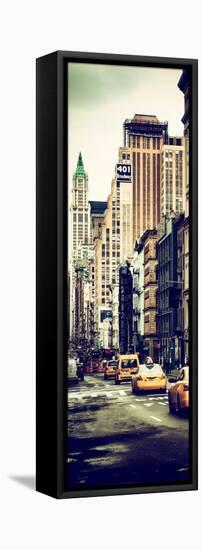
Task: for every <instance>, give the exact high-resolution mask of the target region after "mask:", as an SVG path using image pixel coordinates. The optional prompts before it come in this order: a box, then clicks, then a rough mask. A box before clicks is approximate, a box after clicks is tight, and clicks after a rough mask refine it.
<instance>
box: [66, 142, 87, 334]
mask: <svg viewBox="0 0 202 550" xmlns="http://www.w3.org/2000/svg"><path fill="white" fill-rule="evenodd" d="M70 214H71V225H70V226H69V230H70V231H71V232H72V235H71V236H72V239H71V259H70V265H71V270H70V273H71V283H70V286H71V297H70V304H71V305H70V333H71V335H72V337H73V338H76V336H77V334H76V333H77V329H78V327H77V323H76V312H75V303H76V302H75V283H76V275H75V268H76V267H77V266H78V265H79V263H80V264H81V265H85V266H86V262H87V260H88V250H89V251H90V252H91V250H90V249H91V246H90V245H91V235H90V205H89V202H88V176H87V173H86V172H85V169H84V164H83V159H82V155H81V153H79V157H78V161H77V167H76V171H75V173H74V175H73V187H72V202H71V208H70Z"/></svg>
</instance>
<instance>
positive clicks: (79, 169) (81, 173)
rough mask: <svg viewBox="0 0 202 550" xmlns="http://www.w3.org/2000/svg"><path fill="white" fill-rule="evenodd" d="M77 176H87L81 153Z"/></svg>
mask: <svg viewBox="0 0 202 550" xmlns="http://www.w3.org/2000/svg"><path fill="white" fill-rule="evenodd" d="M75 175H76V176H85V170H84V164H83V159H82V154H81V153H79V158H78V161H77V167H76V172H75Z"/></svg>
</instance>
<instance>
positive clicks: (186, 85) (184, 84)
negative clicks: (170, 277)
mask: <svg viewBox="0 0 202 550" xmlns="http://www.w3.org/2000/svg"><path fill="white" fill-rule="evenodd" d="M178 87H179V89H180V90H181V91H182V92H183V94H184V114H183V117H182V122H183V124H184V137H185V200H186V203H185V219H184V261H185V273H184V289H183V293H184V332H185V358H186V360H187V361H188V360H189V92H190V74H189V70H188V69H184V70H183V72H182V76H181V78H180V80H179V82H178Z"/></svg>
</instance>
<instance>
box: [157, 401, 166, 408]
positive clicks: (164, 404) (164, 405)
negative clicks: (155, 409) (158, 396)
mask: <svg viewBox="0 0 202 550" xmlns="http://www.w3.org/2000/svg"><path fill="white" fill-rule="evenodd" d="M159 405H163V407H167V403H161V402H160V403H159Z"/></svg>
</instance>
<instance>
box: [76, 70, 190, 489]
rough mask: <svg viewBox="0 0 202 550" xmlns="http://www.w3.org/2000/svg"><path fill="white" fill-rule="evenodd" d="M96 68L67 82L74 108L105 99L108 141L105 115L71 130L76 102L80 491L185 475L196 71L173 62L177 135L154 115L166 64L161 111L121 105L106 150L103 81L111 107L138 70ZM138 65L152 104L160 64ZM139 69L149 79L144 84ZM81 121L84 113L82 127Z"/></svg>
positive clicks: (165, 119)
mask: <svg viewBox="0 0 202 550" xmlns="http://www.w3.org/2000/svg"><path fill="white" fill-rule="evenodd" d="M96 67H97V66H93V67H90V68H89V66H82V68H81V74H82V80H83V86H81V85H80V84H81V81H80V79H81V74H78V67H76V69H77V70H76V73H75V74H74V75H73V80H72V82H71V78H70V98H71V101H72V103H73V105H75V104H76V105H77V109H78V113H77V116H78V117H79V114H81V111H82V106H83V104H84V103H85V108H86V109H87V111H89V117H90V116H91V109H93V100H94V99H95V96H97V103H98V105H103V104H104V105H105V117H103V119H102V124H103V128H105V136H106V139H104V136H103V135H102V132H100V133H99V128H100V119H99V120H98V126H96V125H95V127H94V128H93V131H92V127H91V124H89V126H88V122H87V121H86V124H84V125H82V129H81V130H80V127H79V125H77V124H75V127H74V129H73V128H71V124H72V120H71V116H72V113H73V111H74V109H73V111H71V109H70V117H69V120H70V126H69V131H70V128H71V131H70V133H69V151H68V153H69V155H70V154H71V155H72V156H71V163H70V164H71V166H70V173H71V177H72V179H71V181H72V193H71V200H70V203H69V205H70V216H69V218H68V219H69V222H68V223H69V234H70V236H71V238H72V248H71V252H70V253H69V265H68V270H69V271H68V285H69V286H68V304H67V316H68V336H69V339H68V349H67V358H68V367H67V372H68V384H69V385H70V383H77V384H78V382H79V381H81V382H79V387H78V386H77V390H75V389H73V388H70V387H68V410H69V415H70V416H69V418H70V422H69V425H68V442H69V448H68V455H67V460H68V461H69V464H68V469H67V475H68V483H69V487H71V488H75V487H77V488H78V487H79V486H80V483H85V485H86V487H102V486H109V485H110V484H112V486H114V485H115V486H117V485H119V484H122V483H128V484H130V483H132V482H133V483H135V484H138V483H145V482H147V483H148V482H149V483H155V482H165V483H166V482H168V483H169V482H170V481H172V482H173V481H177V480H183V481H188V480H189V475H190V469H189V420H188V411H189V360H190V346H189V73H188V71H186V70H183V71H178V74H177V76H178V78H177V80H176V72H174V73H173V74H174V76H175V78H174V81H173V82H172V86H173V87H174V89H175V88H176V89H177V93H176V89H175V94H174V96H175V98H176V97H177V98H178V96H179V94H181V98H182V99H183V108H182V109H181V108H180V109H178V107H179V106H177V107H176V105H177V104H178V101H177V103H176V104H175V102H174V103H173V113H175V114H176V113H177V116H178V117H179V120H178V127H179V128H181V127H182V131H181V133H180V135H179V133H177V132H175V133H173V132H172V131H171V130H170V120H169V117H167V116H166V114H167V115H168V110H167V109H166V108H165V112H162V113H161V116H159V113H160V112H161V109H160V107H161V103H164V104H165V102H166V100H167V95H168V90H169V85H168V82H170V80H169V79H170V74H171V72H170V71H169V70H168V75H167V78H166V84H167V93H166V95H165V96H163V97H162V96H161V98H160V95H158V97H157V98H156V100H157V102H158V105H159V108H158V109H156V110H155V111H154V110H153V109H151V111H150V110H148V109H145V110H143V109H141V110H140V111H138V110H135V112H134V110H133V111H132V112H131V110H128V112H127V113H126V112H125V111H124V118H122V119H121V120H120V113H121V116H122V114H123V111H122V110H119V108H118V109H117V120H118V122H119V124H120V138H119V139H120V141H119V142H118V143H117V141H116V139H115V134H114V133H113V129H112V132H111V136H110V140H111V139H113V140H115V141H114V143H113V147H112V146H111V145H110V150H109V142H110V140H109V139H108V138H109V136H108V133H110V129H109V127H108V125H107V123H106V124H105V122H106V121H107V119H108V110H109V105H111V103H110V102H109V97H108V93H109V89H108V86H107V89H105V88H104V87H103V78H106V75H107V82H108V85H109V82H110V83H111V92H110V93H111V96H112V99H113V102H114V106H113V109H114V108H117V105H118V103H117V101H118V98H119V99H120V93H121V94H122V96H124V94H125V93H126V89H127V86H128V85H129V83H130V85H131V82H132V81H131V77H130V78H129V81H128V80H127V77H129V73H130V74H131V71H129V72H128V69H126V68H124V69H125V70H124V72H123V73H122V71H121V74H122V75H123V74H124V76H125V80H124V82H121V86H120V89H118V91H117V87H118V83H119V81H120V68H119V67H113V69H115V72H114V76H113V74H110V73H109V67H107V70H106V71H105V67H101V68H100V71H98V77H97V79H96V78H95V80H94V81H92V80H91V78H90V76H91V77H92V71H93V70H94V72H95V77H96ZM141 70H142V69H141V68H139V69H138V70H137V71H135V75H136V80H135V82H133V85H134V86H135V89H136V91H137V88H138V93H141V91H142V89H143V88H144V94H145V95H146V96H147V97H148V101H150V97H153V95H154V89H156V88H155V87H153V86H152V82H153V80H155V78H156V77H157V74H158V75H159V72H158V71H156V69H154V70H153V69H150V72H149V73H148V72H147V74H150V78H149V82H150V87H148V86H147V84H148V82H147V79H146V80H145V77H144V75H145V71H143V74H142V73H141ZM152 71H153V72H152ZM165 71H167V69H166V70H164V69H163V73H165ZM112 73H113V71H112ZM70 74H71V64H70V70H69V77H70ZM137 75H138V76H139V78H140V76H141V78H142V83H141V86H140V85H139V87H138V79H137ZM158 78H159V76H158ZM158 82H159V80H158ZM163 82H164V84H165V78H164V77H163ZM71 84H72V85H71ZM91 84H92V86H91ZM156 85H157V83H156ZM145 86H146V88H145ZM142 87H143V88H142ZM158 91H159V88H158ZM161 91H162V90H161ZM144 94H143V95H144ZM159 94H160V91H159ZM129 95H130V96H131V97H132V94H129ZM171 96H172V94H171ZM172 97H173V96H172ZM71 101H70V103H71ZM173 101H174V100H173ZM180 103H181V102H180ZM111 107H112V105H111ZM113 109H112V112H111V116H112V117H114V113H113ZM96 112H97V113H98V111H96ZM74 114H75V113H74ZM94 114H95V113H94ZM175 114H174V115H173V119H172V120H173V121H174V119H175ZM82 121H83V119H82V116H80V118H79V124H80V125H81V123H82ZM181 121H182V122H181ZM108 122H109V121H108ZM104 124H105V125H104ZM83 131H84V132H85V133H86V144H87V143H88V142H89V143H90V144H92V147H90V149H89V152H90V156H91V160H92V163H93V162H95V163H96V167H97V172H96V173H97V178H98V179H97V181H99V179H100V178H101V180H102V179H103V178H105V171H106V179H105V181H109V184H110V186H109V189H108V188H107V187H106V186H105V185H104V183H103V185H102V192H103V194H102V200H100V195H99V191H98V189H97V188H96V195H95V197H94V198H95V199H96V200H92V194H91V191H90V189H92V183H91V182H90V177H89V173H90V171H89V167H88V153H87V148H86V149H85V146H84V147H83V148H82V146H81V144H82V137H81V136H82V132H83ZM97 134H98V137H99V139H97ZM100 139H101V140H103V147H101V145H100ZM74 140H75V142H74ZM72 144H73V146H72ZM76 144H77V151H76V153H77V156H76V159H75V155H74V153H73V149H74V147H75V145H76ZM115 144H117V147H116V145H115ZM94 145H95V148H94ZM115 147H116V155H115V157H114V165H113V167H111V168H110V170H111V174H110V176H109V165H108V162H109V159H111V158H112V156H113V150H114V148H115ZM97 148H98V149H97ZM106 151H107V152H106ZM95 152H96V153H95ZM105 155H106V158H105ZM73 161H75V164H74V166H73V164H72V163H73ZM110 162H111V160H110ZM107 166H108V167H107ZM106 167H107V168H106ZM71 171H72V172H71ZM101 180H100V181H101ZM106 189H107V191H106ZM129 383H130V384H129ZM120 384H123V385H124V389H120V387H118V386H120ZM113 385H114V388H113ZM115 386H116V387H115ZM162 394H163V395H162ZM150 408H151V411H150ZM162 409H164V413H163V410H162ZM151 413H152V414H151ZM182 413H183V421H182V422H180V421H181V420H182V418H181V416H182ZM171 415H173V416H172V417H171ZM174 415H175V417H174ZM178 416H180V418H178ZM139 435H141V437H140V438H139ZM157 448H158V452H157ZM168 448H169V453H167V449H168ZM121 449H124V457H126V460H125V459H124V460H123V457H122V456H121V453H122V450H121ZM165 451H166V452H165ZM77 455H79V458H77ZM147 457H148V458H147Z"/></svg>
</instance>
